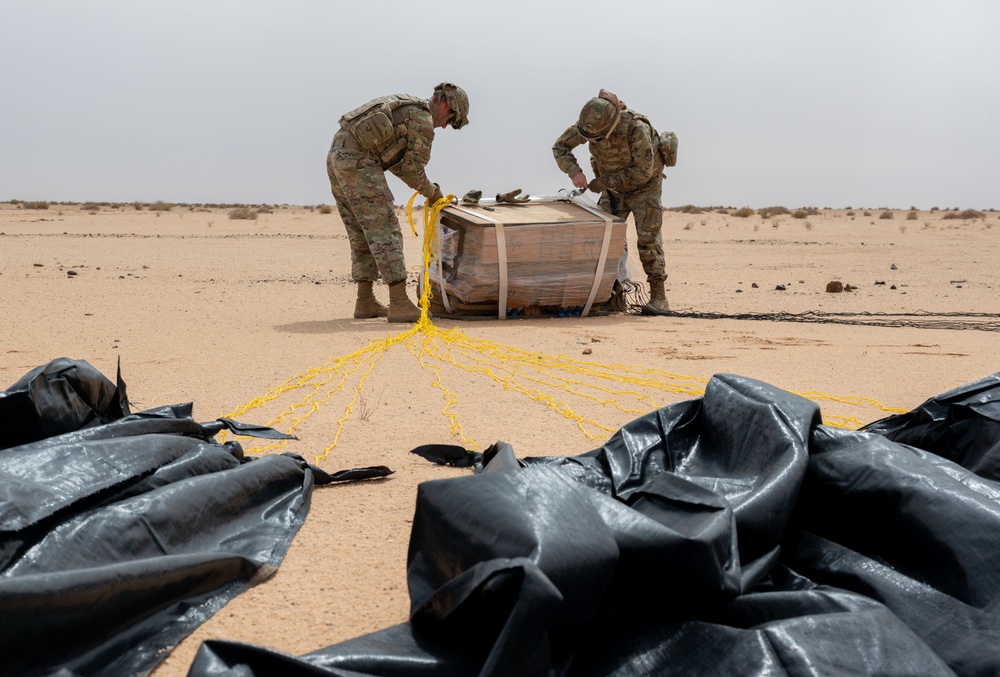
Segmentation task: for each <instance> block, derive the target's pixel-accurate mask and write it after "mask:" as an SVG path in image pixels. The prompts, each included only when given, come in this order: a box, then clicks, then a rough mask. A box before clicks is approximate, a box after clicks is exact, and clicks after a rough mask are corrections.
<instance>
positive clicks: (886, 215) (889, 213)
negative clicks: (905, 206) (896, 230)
mask: <svg viewBox="0 0 1000 677" xmlns="http://www.w3.org/2000/svg"><path fill="white" fill-rule="evenodd" d="M878 217H879V218H880V219H891V218H893V214H892V210H891V209H886V210H885V211H884V212H882V213H881V214H879V215H878Z"/></svg>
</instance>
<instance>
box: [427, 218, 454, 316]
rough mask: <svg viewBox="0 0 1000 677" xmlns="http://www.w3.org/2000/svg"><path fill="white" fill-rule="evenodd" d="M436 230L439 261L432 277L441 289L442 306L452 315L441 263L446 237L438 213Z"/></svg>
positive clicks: (435, 222) (436, 253)
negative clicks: (442, 239) (444, 237)
mask: <svg viewBox="0 0 1000 677" xmlns="http://www.w3.org/2000/svg"><path fill="white" fill-rule="evenodd" d="M434 229H435V231H437V251H436V252H435V253H434V254H435V258H436V259H437V261H436V262H437V266H436V268H437V271H436V273H437V275H436V276H435V275H432V277H434V279H436V280H437V283H438V287H439V288H440V289H441V305H443V306H444V311H445V312H446V313H448V314H449V315H450V314H451V304H450V303H449V302H448V292H447V291H445V289H444V267H443V265H444V264H442V263H441V238H442V236H443V235H444V233H443V231H442V230H441V212H438V215H437V218H436V219H434ZM433 290H434V287H431V291H433Z"/></svg>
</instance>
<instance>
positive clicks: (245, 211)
mask: <svg viewBox="0 0 1000 677" xmlns="http://www.w3.org/2000/svg"><path fill="white" fill-rule="evenodd" d="M229 218H230V219H247V220H250V221H256V220H257V210H256V209H250V208H249V207H233V208H232V209H230V210H229Z"/></svg>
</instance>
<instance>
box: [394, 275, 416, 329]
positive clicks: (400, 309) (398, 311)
mask: <svg viewBox="0 0 1000 677" xmlns="http://www.w3.org/2000/svg"><path fill="white" fill-rule="evenodd" d="M388 319H389V322H416V321H417V320H419V319H420V309H419V308H417V307H416V306H415V305H413V301H411V300H410V297H409V296H407V295H406V280H400V281H399V282H393V283H392V284H390V285H389V318H388Z"/></svg>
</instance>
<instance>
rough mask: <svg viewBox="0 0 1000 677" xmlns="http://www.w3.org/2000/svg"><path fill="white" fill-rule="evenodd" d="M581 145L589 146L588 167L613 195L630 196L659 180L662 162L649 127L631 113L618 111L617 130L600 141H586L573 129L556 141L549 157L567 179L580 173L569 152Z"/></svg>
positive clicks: (631, 111)
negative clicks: (619, 115)
mask: <svg viewBox="0 0 1000 677" xmlns="http://www.w3.org/2000/svg"><path fill="white" fill-rule="evenodd" d="M584 143H589V145H590V165H591V168H592V169H593V170H594V175H595V176H596V177H599V178H600V179H601V180H602V181H604V185H605V186H607V188H608V189H609V190H610V191H611V192H613V193H618V194H622V193H631V192H632V191H634V190H638V189H639V188H644V187H646V186H647V185H649V184H650V183H652V182H653V181H658V180H660V178H661V173H662V172H663V161H662V160H661V159H660V154H659V152H658V148H657V138H656V136H655V134H654V132H653V128H652V125H650V124H649V121H648V120H646V118H645V117H643V116H642V115H639V114H638V113H636V112H635V111H633V110H631V109H625V110H623V111H622V117H621V120H620V121H619V122H618V126H617V127H615V129H614V131H613V132H612V133H611V136H609V137H608V138H606V139H605V140H604V141H601V142H599V143H595V142H593V141H588V140H587V138H586V137H584V136H583V135H582V134H580V132H579V131H577V128H576V125H573V126H571V127H570V128H569V129H567V130H566V131H565V132H563V133H562V136H560V137H559V138H558V139H556V142H555V145H554V146H552V155H553V156H555V159H556V164H557V165H559V169H560V170H562V171H563V172H565V173H566V174H567V175H568V176H570V178H572V177H573V176H575V175H576V174H577V173H579V172H581V171H583V170H582V169H581V168H580V165H579V164H578V163H577V161H576V157H575V156H574V155H573V149H574V148H576V147H577V146H580V145H583V144H584Z"/></svg>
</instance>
